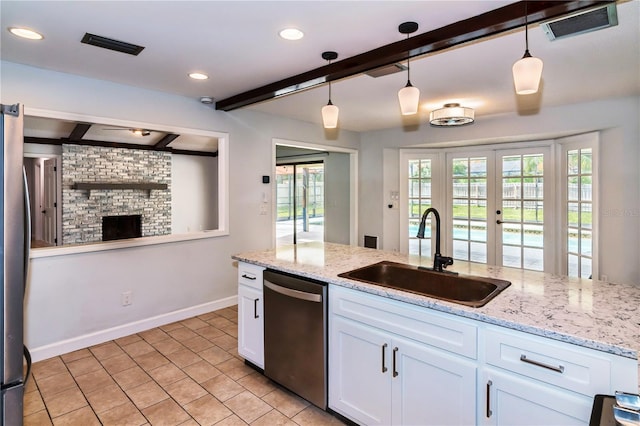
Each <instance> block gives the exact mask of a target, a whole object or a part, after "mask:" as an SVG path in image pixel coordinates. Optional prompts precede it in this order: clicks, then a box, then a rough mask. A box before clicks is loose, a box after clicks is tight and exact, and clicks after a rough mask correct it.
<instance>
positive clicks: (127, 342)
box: [114, 334, 142, 347]
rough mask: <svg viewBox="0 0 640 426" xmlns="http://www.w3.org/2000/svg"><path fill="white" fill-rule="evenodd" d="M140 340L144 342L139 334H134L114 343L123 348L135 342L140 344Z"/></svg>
mask: <svg viewBox="0 0 640 426" xmlns="http://www.w3.org/2000/svg"><path fill="white" fill-rule="evenodd" d="M140 340H142V337H140V336H138V335H137V334H132V335H130V336H125V337H121V338H119V339H116V340H114V342H116V343H117V344H118V345H119V346H120V347H123V346H126V345H130V344H131V343H134V342H139V341H140Z"/></svg>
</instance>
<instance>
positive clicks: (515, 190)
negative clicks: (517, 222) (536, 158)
mask: <svg viewBox="0 0 640 426" xmlns="http://www.w3.org/2000/svg"><path fill="white" fill-rule="evenodd" d="M521 186H522V181H521V179H520V178H504V179H502V198H506V199H510V200H514V199H519V198H522V193H521V191H520V189H521Z"/></svg>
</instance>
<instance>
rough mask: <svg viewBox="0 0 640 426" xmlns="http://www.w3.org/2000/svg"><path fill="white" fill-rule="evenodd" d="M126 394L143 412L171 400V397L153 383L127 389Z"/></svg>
mask: <svg viewBox="0 0 640 426" xmlns="http://www.w3.org/2000/svg"><path fill="white" fill-rule="evenodd" d="M126 393H127V395H129V398H131V401H133V403H134V404H136V407H138V408H139V409H141V410H142V409H145V408H147V407H150V406H152V405H155V404H157V403H158V402H160V401H164V400H165V399H167V398H169V395H168V394H167V393H166V392H165V391H164V390H163V389H162V388H161V387H160V386H158V384H157V383H156V382H153V381H151V382H147V383H145V384H142V385H140V386H136V387H135V388H131V389H127V390H126Z"/></svg>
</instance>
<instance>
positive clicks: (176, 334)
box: [169, 326, 197, 342]
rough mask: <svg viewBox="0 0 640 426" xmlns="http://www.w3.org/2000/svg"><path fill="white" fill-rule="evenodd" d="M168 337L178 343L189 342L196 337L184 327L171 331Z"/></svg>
mask: <svg viewBox="0 0 640 426" xmlns="http://www.w3.org/2000/svg"><path fill="white" fill-rule="evenodd" d="M169 335H170V336H171V337H173V338H174V339H176V340H177V341H178V342H184V341H185V340H189V339H192V338H194V337H196V336H197V334H196V332H195V331H193V330H191V329H190V328H187V327H185V326H182V327H180V328H176V329H175V330H171V331H170V332H169Z"/></svg>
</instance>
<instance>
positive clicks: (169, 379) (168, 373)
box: [149, 363, 187, 387]
mask: <svg viewBox="0 0 640 426" xmlns="http://www.w3.org/2000/svg"><path fill="white" fill-rule="evenodd" d="M149 375H150V376H151V377H153V379H154V380H155V381H156V382H158V384H159V385H160V386H163V387H164V386H167V385H170V384H171V383H175V382H177V381H179V380H182V379H184V378H185V377H187V375H186V374H185V373H184V372H183V371H182V370H180V369H179V368H178V367H176V366H175V365H173V364H171V363H168V364H164V365H162V366H160V367H158V368H154V369H153V370H150V371H149Z"/></svg>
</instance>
